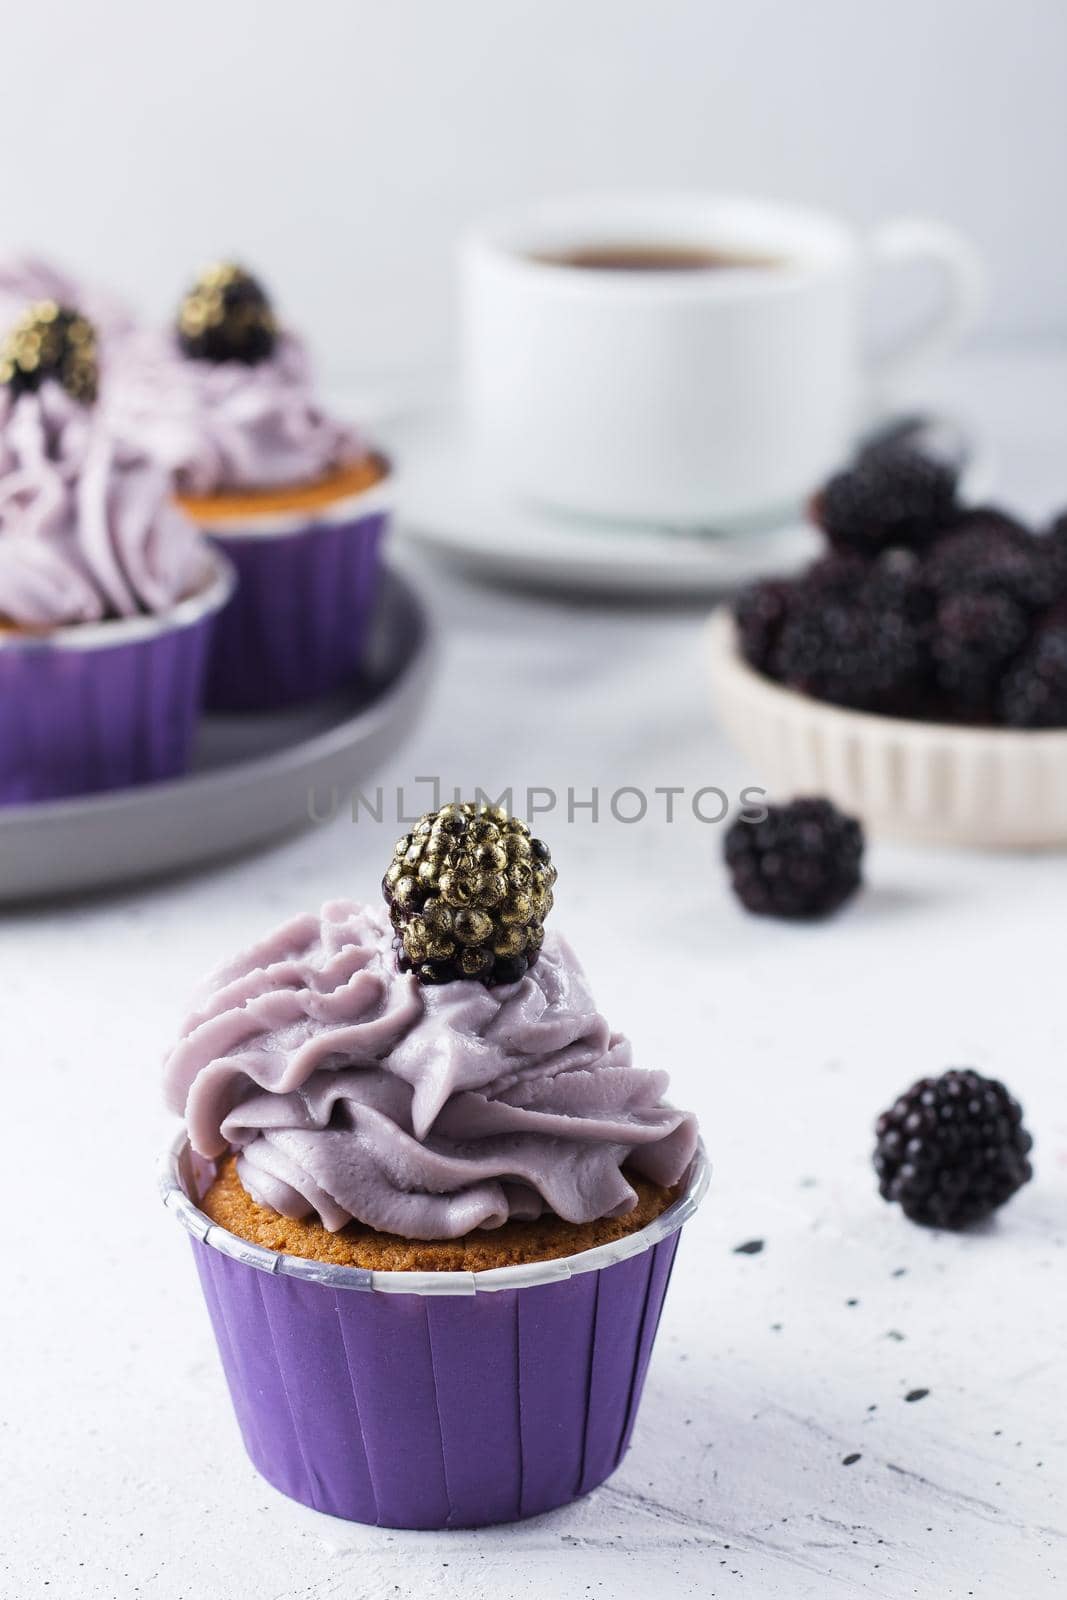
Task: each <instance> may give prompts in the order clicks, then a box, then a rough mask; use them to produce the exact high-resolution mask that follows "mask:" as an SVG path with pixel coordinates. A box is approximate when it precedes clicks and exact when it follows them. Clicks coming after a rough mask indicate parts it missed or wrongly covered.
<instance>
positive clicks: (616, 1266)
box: [163, 805, 706, 1528]
mask: <svg viewBox="0 0 1067 1600" xmlns="http://www.w3.org/2000/svg"><path fill="white" fill-rule="evenodd" d="M554 878H555V871H554V868H553V867H552V865H551V862H550V859H549V855H548V851H547V849H546V848H545V847H544V845H543V844H542V843H541V842H540V841H539V840H536V839H533V838H531V837H530V833H529V829H528V828H526V826H525V825H524V824H523V823H521V822H519V821H517V820H516V819H514V818H509V817H507V816H506V815H505V814H504V813H503V812H502V811H500V810H497V809H491V810H482V809H478V808H476V807H474V806H473V805H450V806H446V807H444V808H442V810H440V811H439V812H437V813H433V814H430V815H428V816H425V817H423V818H422V820H421V821H420V822H419V823H418V825H417V826H416V828H415V829H414V831H413V832H412V833H411V834H409V835H407V836H406V837H405V838H403V839H402V840H400V842H399V843H398V845H397V848H396V854H395V856H394V859H393V862H392V864H391V865H390V868H389V871H388V873H387V875H386V879H385V885H384V888H385V894H386V899H387V902H388V906H383V905H358V904H355V903H352V902H350V901H335V902H332V903H330V904H328V905H326V906H324V907H323V909H322V911H321V912H320V913H319V914H318V915H307V916H301V917H297V918H295V919H294V920H293V921H291V922H289V923H288V924H286V925H285V926H284V927H282V928H279V929H278V930H277V931H276V932H274V933H273V934H271V935H270V936H268V937H267V938H266V939H264V940H263V941H262V942H261V943H259V944H257V945H254V946H253V947H252V948H251V949H250V950H248V951H246V952H245V953H244V954H242V955H241V956H239V957H237V958H236V960H234V961H232V962H230V963H229V964H227V965H226V966H224V967H222V968H221V969H220V970H219V971H218V972H217V973H216V974H215V975H214V977H213V978H211V979H210V980H209V982H208V985H207V987H206V989H205V991H204V993H203V995H202V997H201V1000H200V1003H199V1004H198V1006H197V1008H196V1009H195V1010H194V1012H193V1013H192V1015H191V1016H190V1017H189V1019H188V1021H187V1023H186V1025H185V1027H184V1029H183V1032H182V1036H181V1038H180V1040H179V1042H178V1044H177V1045H176V1046H175V1048H174V1049H173V1050H172V1051H171V1053H170V1055H169V1057H168V1059H167V1062H166V1068H165V1082H166V1098H167V1101H168V1103H169V1105H170V1107H171V1108H172V1109H173V1110H175V1111H177V1112H179V1113H180V1114H181V1115H182V1116H183V1118H184V1123H185V1126H184V1130H183V1133H182V1134H181V1136H180V1138H179V1140H178V1143H177V1145H176V1147H175V1150H174V1151H173V1153H172V1156H171V1158H170V1159H169V1161H168V1163H167V1166H166V1169H165V1174H164V1180H163V1191H164V1198H165V1200H166V1202H167V1204H168V1205H169V1206H170V1207H171V1208H172V1209H173V1210H174V1212H175V1213H176V1215H177V1216H178V1218H179V1220H180V1221H182V1222H183V1223H184V1224H185V1226H186V1227H187V1228H188V1229H189V1230H190V1232H191V1233H192V1235H193V1249H194V1253H195V1256H196V1261H197V1266H198V1268H199V1272H200V1277H201V1281H202V1284H203V1289H204V1293H205V1296H206V1299H207V1303H208V1308H209V1311H210V1313H211V1318H212V1322H213V1324H214V1329H215V1334H216V1338H217V1340H218V1345H219V1351H220V1354H221V1357H222V1361H223V1365H224V1367H225V1370H226V1375H227V1379H228V1381H229V1385H230V1390H231V1394H232V1397H233V1401H234V1406H235V1410H236V1412H237V1417H238V1421H239V1423H240V1427H241V1431H242V1434H243V1436H244V1441H245V1445H246V1447H247V1449H248V1452H249V1454H250V1456H251V1458H252V1460H253V1462H254V1463H255V1465H256V1466H257V1467H258V1469H259V1471H260V1472H261V1473H263V1475H264V1476H265V1477H266V1478H267V1479H268V1480H269V1481H270V1482H271V1483H273V1484H274V1485H275V1487H276V1488H278V1489H280V1490H282V1491H283V1492H284V1493H286V1494H288V1495H291V1496H292V1497H293V1498H295V1499H297V1500H300V1501H303V1502H304V1503H305V1504H307V1505H310V1506H313V1507H315V1508H317V1509H318V1510H322V1511H328V1512H331V1513H332V1514H334V1515H336V1516H341V1517H346V1518H349V1519H351V1520H355V1521H359V1522H370V1523H378V1524H381V1525H384V1526H390V1527H406V1528H440V1527H446V1526H454V1527H474V1526H479V1525H482V1524H485V1523H491V1522H505V1521H511V1520H514V1519H516V1518H519V1517H525V1516H532V1515H535V1514H536V1513H538V1512H542V1511H547V1510H549V1509H551V1508H552V1507H554V1506H559V1505H563V1504H566V1503H567V1502H569V1501H570V1500H573V1499H574V1498H576V1497H577V1496H579V1495H581V1494H584V1493H586V1492H587V1491H588V1490H590V1489H592V1488H594V1487H595V1486H596V1485H597V1484H599V1483H601V1482H602V1481H603V1480H604V1479H605V1478H606V1477H607V1476H608V1475H609V1474H610V1473H611V1472H612V1471H613V1470H614V1468H615V1467H616V1466H617V1464H618V1462H619V1460H620V1459H621V1457H622V1455H623V1453H624V1451H625V1449H626V1447H627V1444H628V1443H629V1438H630V1432H631V1429H632V1427H633V1423H634V1417H635V1413H636V1409H637V1404H638V1401H639V1398H640V1394H641V1389H642V1385H643V1382H644V1377H645V1371H646V1368H647V1365H648V1360H649V1355H650V1352H651V1347H652V1341H653V1338H654V1336H655V1332H656V1325H657V1322H658V1319H659V1314H660V1309H661V1306H662V1302H663V1297H664V1293H665V1291H666V1287H667V1280H668V1277H669V1274H670V1269H671V1264H672V1261H673V1257H674V1253H675V1248H676V1246H677V1242H678V1232H679V1229H680V1227H681V1225H682V1223H683V1222H684V1221H685V1220H686V1219H687V1218H688V1217H689V1216H690V1215H691V1214H692V1212H693V1210H694V1209H695V1207H696V1204H697V1202H698V1201H699V1199H700V1197H701V1195H702V1193H703V1188H704V1186H705V1183H706V1169H705V1165H704V1161H703V1156H702V1153H701V1152H700V1151H699V1149H698V1144H697V1133H696V1125H695V1122H694V1119H693V1117H692V1116H691V1115H689V1114H687V1113H685V1112H682V1111H678V1110H675V1109H674V1108H673V1107H671V1106H670V1105H668V1104H667V1103H665V1101H664V1099H663V1096H664V1094H665V1092H666V1088H667V1076H666V1074H665V1073H663V1072H657V1071H647V1070H642V1069H640V1068H637V1067H635V1066H634V1064H633V1061H632V1057H631V1050H630V1046H629V1044H628V1043H627V1041H626V1039H625V1038H624V1037H623V1036H622V1035H621V1034H618V1033H615V1032H613V1031H612V1030H611V1028H610V1027H609V1026H608V1023H607V1022H606V1021H605V1019H604V1018H603V1017H602V1016H601V1015H600V1013H599V1012H598V1011H597V1010H596V1008H595V1006H594V1004H593V1001H592V998H591V996H590V993H589V989H588V985H587V983H586V979H585V976H584V974H583V972H582V969H581V967H580V966H579V964H578V961H577V959H576V957H575V955H574V953H573V952H572V950H571V949H570V947H569V946H568V945H567V943H566V942H565V940H563V939H562V938H560V937H559V936H558V935H556V934H555V933H554V932H552V931H549V932H547V933H546V932H545V930H544V928H543V918H544V916H545V915H546V914H547V911H548V909H549V908H550V906H551V889H552V883H553V881H554Z"/></svg>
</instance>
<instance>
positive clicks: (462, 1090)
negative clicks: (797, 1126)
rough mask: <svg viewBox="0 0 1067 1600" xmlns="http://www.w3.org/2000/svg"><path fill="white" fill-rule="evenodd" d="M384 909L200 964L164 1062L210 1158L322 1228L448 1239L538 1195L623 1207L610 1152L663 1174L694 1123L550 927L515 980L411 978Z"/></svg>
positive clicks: (625, 1194)
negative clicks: (188, 1007) (202, 987)
mask: <svg viewBox="0 0 1067 1600" xmlns="http://www.w3.org/2000/svg"><path fill="white" fill-rule="evenodd" d="M392 941H393V932H392V928H391V926H390V923H389V918H388V916H387V914H386V912H385V910H384V908H381V909H377V908H369V907H364V906H359V905H356V904H354V903H352V902H349V901H334V902H331V903H328V904H327V905H325V906H324V907H323V909H322V913H321V916H312V915H308V916H302V917H297V918H295V919H294V920H293V921H292V922H289V923H287V924H286V925H285V926H284V927H282V928H279V929H278V930H277V931H276V932H275V933H273V934H272V935H270V937H269V938H267V939H265V940H263V941H262V943H260V944H258V945H255V946H254V947H253V948H252V949H251V950H248V951H246V952H245V953H244V954H243V955H241V956H239V957H238V958H237V959H236V960H235V961H234V962H232V963H231V964H230V965H229V966H226V967H223V968H222V969H221V970H220V971H219V972H217V973H215V974H214V976H213V977H212V979H211V980H210V981H209V984H208V989H207V993H206V996H205V999H204V1002H203V1004H202V1006H201V1007H200V1009H198V1010H197V1011H195V1012H194V1013H193V1015H192V1016H191V1017H189V1019H188V1020H187V1022H186V1024H185V1027H184V1029H183V1034H182V1038H181V1040H180V1041H179V1043H178V1044H177V1045H176V1047H175V1048H174V1049H173V1050H172V1051H171V1053H170V1055H169V1057H168V1059H167V1063H166V1067H165V1074H164V1081H165V1092H166V1098H167V1102H168V1104H169V1105H170V1106H171V1108H172V1109H173V1110H175V1111H177V1112H179V1113H180V1114H182V1115H183V1116H184V1117H185V1122H186V1127H187V1129H188V1133H189V1139H190V1142H191V1144H192V1146H193V1148H194V1149H195V1150H196V1151H198V1152H199V1153H200V1154H201V1155H203V1156H206V1157H218V1156H221V1155H222V1154H224V1153H225V1152H226V1151H227V1150H228V1149H231V1148H232V1149H236V1150H237V1151H238V1152H239V1157H238V1173H239V1175H240V1178H241V1182H242V1183H243V1185H244V1187H245V1188H246V1190H247V1191H248V1193H249V1194H250V1195H251V1196H252V1198H253V1199H254V1200H256V1201H258V1202H259V1203H260V1204H261V1205H267V1206H271V1207H273V1209H274V1210H276V1211H278V1212H280V1213H282V1215H284V1216H288V1217H294V1218H298V1217H305V1216H310V1215H312V1214H313V1213H314V1214H317V1216H318V1217H319V1219H320V1220H321V1222H322V1223H323V1225H324V1227H326V1228H328V1229H329V1230H331V1231H336V1230H337V1229H338V1228H342V1227H344V1225H345V1223H347V1222H349V1221H350V1220H351V1219H352V1218H358V1219H359V1221H361V1222H364V1223H367V1224H368V1225H370V1226H371V1227H375V1228H379V1229H381V1230H383V1231H384V1232H387V1233H396V1234H401V1235H404V1236H405V1237H407V1238H411V1239H454V1238H458V1237H459V1236H460V1235H462V1234H465V1233H469V1232H470V1231H471V1230H472V1229H474V1228H495V1227H499V1226H500V1225H501V1224H502V1223H504V1222H506V1221H507V1220H508V1218H509V1217H517V1218H532V1217H536V1216H539V1215H540V1214H541V1212H542V1210H543V1209H544V1208H546V1207H547V1208H549V1209H550V1210H551V1211H553V1212H555V1213H556V1214H557V1215H558V1216H560V1217H563V1218H564V1219H565V1220H566V1221H568V1222H575V1223H581V1222H590V1221H593V1220H594V1219H596V1218H599V1217H608V1216H621V1215H623V1214H625V1213H626V1212H628V1211H630V1210H632V1208H633V1206H634V1204H635V1203H636V1195H635V1193H634V1191H633V1189H632V1188H631V1186H630V1184H629V1183H628V1182H627V1181H626V1177H625V1176H624V1174H623V1171H622V1167H623V1165H624V1163H625V1164H627V1165H629V1166H630V1167H631V1168H632V1169H633V1170H634V1171H635V1172H639V1173H641V1174H643V1175H645V1176H646V1177H648V1178H650V1179H651V1180H652V1181H653V1182H655V1183H658V1184H662V1185H670V1184H673V1183H675V1182H677V1181H678V1179H679V1178H681V1177H682V1176H683V1174H684V1173H685V1171H686V1169H687V1167H688V1165H689V1163H690V1161H691V1159H692V1156H693V1152H694V1150H695V1148H696V1123H695V1120H694V1118H693V1117H692V1116H691V1115H690V1114H689V1113H687V1112H683V1111H676V1110H675V1109H674V1108H673V1107H671V1106H668V1105H665V1104H664V1103H663V1098H662V1097H663V1095H664V1093H665V1091H666V1089H667V1082H668V1080H667V1074H666V1073H664V1072H648V1071H642V1070H640V1069H638V1068H636V1067H635V1066H634V1065H633V1062H632V1059H631V1052H630V1046H629V1043H628V1042H627V1040H626V1039H624V1038H623V1036H622V1035H621V1034H617V1033H612V1031H611V1030H610V1029H609V1027H608V1024H607V1022H606V1021H605V1019H604V1018H603V1017H602V1016H601V1015H600V1013H599V1012H598V1011H597V1010H596V1008H595V1007H594V1005H593V1002H592V999H591V997H590V994H589V990H588V987H587V985H586V980H585V976H584V974H583V972H582V970H581V967H580V966H579V965H578V962H577V960H576V958H575V956H574V954H573V952H572V951H571V949H570V947H569V946H568V945H567V943H566V942H565V941H564V940H563V939H561V938H560V937H559V936H558V935H555V934H553V933H549V934H548V935H547V936H546V939H545V945H544V949H543V951H542V954H541V956H540V959H539V960H538V961H537V962H536V964H535V965H534V966H533V967H532V968H531V970H530V971H529V972H528V973H527V975H526V976H525V977H524V978H522V979H521V980H520V982H518V983H514V984H509V985H507V986H502V987H500V988H496V989H487V988H486V987H485V986H484V985H482V984H479V983H474V982H457V983H451V984H443V985H441V986H439V987H423V986H421V985H420V984H419V983H418V982H417V981H416V980H415V979H414V978H413V977H412V976H411V975H410V974H402V973H401V972H400V971H399V970H398V969H397V965H396V960H395V956H394V954H393V949H392Z"/></svg>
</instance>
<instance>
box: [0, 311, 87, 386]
mask: <svg viewBox="0 0 1067 1600" xmlns="http://www.w3.org/2000/svg"><path fill="white" fill-rule="evenodd" d="M97 376H98V374H97V361H96V330H95V329H94V327H93V325H92V323H91V322H89V321H88V320H87V319H86V318H85V317H83V316H82V315H81V313H80V312H79V311H72V310H71V309H70V308H69V307H68V306H61V305H58V304H57V302H56V301H55V300H38V301H37V302H36V303H35V304H34V305H31V306H30V307H28V309H27V310H26V312H25V313H24V314H23V316H21V317H20V318H19V320H18V322H16V324H15V326H14V327H13V328H12V329H11V330H10V331H9V333H8V334H7V335H6V337H5V338H4V340H3V342H2V344H0V384H6V385H7V387H8V388H9V389H10V390H11V392H12V393H13V394H16V395H19V394H31V393H33V391H34V390H36V389H39V388H40V386H41V384H42V383H43V382H44V381H45V379H46V378H50V379H52V380H53V381H54V382H56V383H58V384H60V385H61V386H62V387H63V388H64V389H65V390H66V391H67V393H68V394H69V395H71V396H72V397H73V399H75V400H80V401H81V402H82V404H83V405H91V404H92V402H93V401H94V400H95V399H96V389H97Z"/></svg>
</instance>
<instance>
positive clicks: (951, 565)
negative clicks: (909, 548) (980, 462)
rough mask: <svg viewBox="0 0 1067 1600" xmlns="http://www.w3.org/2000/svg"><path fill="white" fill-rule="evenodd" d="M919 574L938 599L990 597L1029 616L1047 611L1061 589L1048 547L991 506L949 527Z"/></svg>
mask: <svg viewBox="0 0 1067 1600" xmlns="http://www.w3.org/2000/svg"><path fill="white" fill-rule="evenodd" d="M925 574H926V581H927V583H928V584H929V586H930V588H931V589H932V590H933V592H934V593H935V594H936V595H937V596H938V598H939V599H948V598H951V597H952V596H954V595H958V594H963V593H969V594H974V593H982V594H985V593H991V592H995V593H998V594H1003V595H1006V596H1008V598H1010V599H1012V600H1014V601H1016V602H1017V603H1018V604H1019V605H1022V606H1025V607H1026V608H1027V609H1028V610H1030V611H1041V610H1044V608H1045V607H1046V606H1050V605H1051V604H1052V603H1053V602H1054V600H1055V599H1056V598H1057V596H1058V594H1059V593H1060V592H1061V591H1062V589H1063V585H1064V575H1063V574H1062V573H1061V570H1060V563H1058V562H1057V560H1056V552H1055V548H1054V545H1053V544H1052V543H1051V542H1050V541H1048V540H1046V539H1041V538H1038V537H1036V536H1035V535H1034V534H1032V533H1030V531H1029V530H1028V529H1027V528H1025V527H1024V526H1023V524H1022V523H1020V522H1017V521H1016V519H1015V518H1014V517H1011V516H1009V515H1008V514H1007V513H1006V512H1003V511H1000V510H998V509H997V508H996V507H991V506H982V507H979V508H978V509H976V510H974V511H969V512H967V513H966V514H965V515H964V516H963V517H961V518H959V519H958V520H957V521H956V522H955V523H954V524H953V526H952V527H951V528H950V529H949V530H948V532H947V533H946V534H945V535H944V536H943V537H942V538H941V539H939V540H938V541H937V543H936V545H935V546H934V548H933V549H932V550H931V551H930V554H929V556H928V557H927V560H926V563H925Z"/></svg>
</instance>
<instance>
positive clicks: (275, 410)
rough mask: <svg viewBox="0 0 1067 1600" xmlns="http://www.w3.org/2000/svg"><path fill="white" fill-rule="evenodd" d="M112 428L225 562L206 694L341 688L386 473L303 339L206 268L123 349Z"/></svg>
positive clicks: (364, 606) (242, 286)
mask: <svg viewBox="0 0 1067 1600" xmlns="http://www.w3.org/2000/svg"><path fill="white" fill-rule="evenodd" d="M116 390H117V395H116V409H117V414H118V425H119V426H120V428H121V429H122V430H123V431H124V432H129V433H131V434H132V436H134V437H136V438H138V439H139V440H140V441H141V442H142V443H143V444H144V445H145V447H146V448H147V449H149V450H150V451H151V453H152V454H153V455H154V456H155V457H156V458H157V459H158V460H159V461H161V462H162V463H163V464H164V465H165V466H166V467H167V469H168V470H169V471H170V472H171V473H172V474H173V477H174V482H175V487H176V490H177V495H178V503H179V505H180V506H181V507H182V509H183V510H184V511H185V513H186V514H187V515H188V516H190V517H192V519H193V520H194V522H196V523H197V525H198V526H199V527H200V528H201V529H202V530H203V531H204V532H205V533H206V534H208V535H209V536H210V537H211V539H212V540H213V541H214V542H215V543H216V544H217V545H218V546H219V547H220V548H221V549H222V550H223V551H224V552H225V554H226V555H227V557H228V558H229V560H230V561H231V562H232V563H233V565H234V567H235V568H236V569H237V575H238V587H237V592H236V594H235V596H234V598H233V600H232V602H231V604H230V606H229V607H228V609H227V611H226V614H225V616H224V617H223V618H222V620H221V623H220V626H219V628H218V630H217V632H216V636H215V642H214V646H213V652H212V659H211V665H210V669H209V681H208V699H209V703H210V705H211V706H212V707H214V708H215V709H218V710H232V711H245V710H265V709H270V708H273V707H279V706H284V705H291V704H295V703H298V702H300V701H306V700H310V699H314V698H316V697H318V696H321V695H326V694H329V693H331V692H332V691H334V690H336V689H338V688H340V687H341V686H342V685H343V684H344V683H345V682H346V681H347V680H349V679H350V678H352V677H353V676H354V675H355V674H356V673H357V672H358V670H359V667H360V665H361V662H362V660H363V657H364V654H365V650H366V645H367V638H368V632H369V627H370V622H371V619H372V616H373V611H374V602H375V597H376V593H377V585H378V572H379V548H380V544H381V540H382V535H383V533H384V531H385V526H386V520H387V507H388V499H389V496H388V489H387V479H388V466H387V464H386V462H385V461H384V459H383V458H382V457H380V456H377V455H374V454H373V453H372V452H371V451H370V450H368V448H367V446H366V445H365V444H364V442H363V441H362V439H361V438H360V437H359V435H358V434H356V433H355V432H353V430H352V429H351V428H349V427H347V426H345V425H344V424H342V423H339V422H337V421H335V420H334V419H333V418H332V417H330V416H329V415H328V414H327V413H326V412H325V411H324V410H323V409H322V407H321V406H320V405H319V403H318V401H317V399H316V397H315V390H314V385H313V382H312V377H311V370H310V364H309V361H308V355H307V351H306V349H305V347H304V344H303V342H302V341H301V340H300V339H299V338H298V337H297V336H296V335H295V334H294V333H292V332H291V331H289V330H288V329H285V328H283V327H281V326H279V324H278V322H277V320H276V318H275V315H274V311H273V309H272V307H271V305H270V302H269V300H268V298H267V296H266V294H265V292H264V291H263V289H262V288H261V287H260V285H259V284H258V283H257V281H256V280H255V279H254V278H253V277H251V276H250V275H249V274H248V273H247V272H245V271H243V270H242V269H241V268H240V267H237V266H232V265H226V264H224V265H219V266H214V267H210V268H208V269H207V270H206V271H205V272H204V273H202V274H201V276H200V278H199V279H198V280H197V281H196V283H195V284H194V285H193V287H192V288H191V289H190V290H189V292H188V293H187V294H186V296H185V298H184V299H183V301H182V303H181V306H180V308H179V311H178V317H177V321H176V325H175V328H174V330H173V331H172V332H171V333H168V334H166V335H163V336H159V335H156V334H148V335H144V336H142V337H141V338H139V339H138V340H135V341H133V342H132V344H130V345H129V346H128V347H126V349H125V352H124V358H123V361H122V363H121V366H120V368H119V371H118V377H117V381H116Z"/></svg>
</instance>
